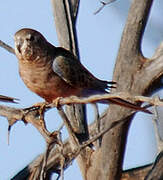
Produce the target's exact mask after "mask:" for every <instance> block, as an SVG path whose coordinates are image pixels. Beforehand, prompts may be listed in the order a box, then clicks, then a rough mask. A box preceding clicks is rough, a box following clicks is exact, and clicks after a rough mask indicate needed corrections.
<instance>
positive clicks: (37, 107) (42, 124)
mask: <svg viewBox="0 0 163 180" xmlns="http://www.w3.org/2000/svg"><path fill="white" fill-rule="evenodd" d="M46 105H48V103H47V102H40V103H36V104H34V105H33V106H31V107H29V108H24V109H23V111H24V117H25V116H26V115H27V114H28V113H30V112H32V111H38V113H39V119H40V122H39V124H40V127H41V128H42V130H43V131H44V133H46V134H47V135H50V132H49V131H48V130H47V128H46V124H45V121H44V112H45V108H46Z"/></svg>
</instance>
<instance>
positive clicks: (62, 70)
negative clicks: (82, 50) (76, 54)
mask: <svg viewBox="0 0 163 180" xmlns="http://www.w3.org/2000/svg"><path fill="white" fill-rule="evenodd" d="M52 68H53V71H54V72H55V73H56V74H57V75H58V76H60V77H61V78H62V79H63V80H64V81H65V82H66V83H68V84H69V85H71V86H73V87H78V88H80V87H88V86H89V83H90V82H91V81H92V80H93V78H94V77H93V75H92V74H91V73H89V72H88V70H86V69H85V68H84V66H83V65H82V64H81V63H80V62H79V61H78V60H77V59H75V58H72V57H70V58H69V57H67V56H62V55H59V56H57V57H55V59H54V61H53V65H52Z"/></svg>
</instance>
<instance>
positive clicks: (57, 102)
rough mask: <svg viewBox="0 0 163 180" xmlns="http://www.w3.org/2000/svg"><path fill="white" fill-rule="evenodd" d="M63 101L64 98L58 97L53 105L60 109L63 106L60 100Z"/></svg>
mask: <svg viewBox="0 0 163 180" xmlns="http://www.w3.org/2000/svg"><path fill="white" fill-rule="evenodd" d="M61 99H62V97H57V98H56V99H55V100H54V101H53V104H54V105H55V107H56V108H57V109H58V108H59V107H60V106H61V104H60V100H61Z"/></svg>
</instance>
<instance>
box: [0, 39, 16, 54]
mask: <svg viewBox="0 0 163 180" xmlns="http://www.w3.org/2000/svg"><path fill="white" fill-rule="evenodd" d="M0 47H2V48H4V49H6V50H7V51H8V52H10V53H12V54H15V50H14V49H13V48H12V47H11V46H9V45H8V44H6V43H4V42H3V41H1V40H0Z"/></svg>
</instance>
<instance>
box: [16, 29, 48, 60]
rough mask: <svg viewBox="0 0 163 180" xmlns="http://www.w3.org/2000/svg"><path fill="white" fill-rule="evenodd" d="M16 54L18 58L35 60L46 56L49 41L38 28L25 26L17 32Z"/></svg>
mask: <svg viewBox="0 0 163 180" xmlns="http://www.w3.org/2000/svg"><path fill="white" fill-rule="evenodd" d="M14 40H15V54H16V56H17V57H18V59H23V60H26V61H33V60H36V59H39V58H40V56H45V55H46V53H47V51H46V49H47V45H48V42H47V40H46V39H45V38H44V36H43V35H42V34H41V33H39V32H38V31H36V30H33V29H28V28H24V29H21V30H19V31H17V32H16V33H15V36H14Z"/></svg>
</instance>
